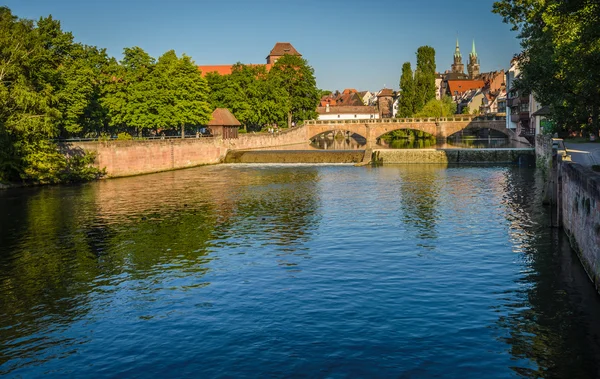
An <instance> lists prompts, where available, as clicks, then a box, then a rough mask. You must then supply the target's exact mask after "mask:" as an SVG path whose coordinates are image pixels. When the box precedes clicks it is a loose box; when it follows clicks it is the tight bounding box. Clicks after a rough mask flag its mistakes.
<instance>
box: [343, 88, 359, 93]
mask: <svg viewBox="0 0 600 379" xmlns="http://www.w3.org/2000/svg"><path fill="white" fill-rule="evenodd" d="M357 92H358V91H357V90H355V89H354V88H346V89H345V90H343V91H342V93H343V94H344V95H346V94H350V93H357Z"/></svg>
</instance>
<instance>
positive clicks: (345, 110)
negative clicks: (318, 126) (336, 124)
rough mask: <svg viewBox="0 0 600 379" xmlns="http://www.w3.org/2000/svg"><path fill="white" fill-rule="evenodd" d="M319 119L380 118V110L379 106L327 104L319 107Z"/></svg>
mask: <svg viewBox="0 0 600 379" xmlns="http://www.w3.org/2000/svg"><path fill="white" fill-rule="evenodd" d="M317 113H318V114H319V118H318V119H319V120H361V119H378V118H379V111H378V110H377V107H372V106H367V105H359V106H329V105H327V106H325V107H317Z"/></svg>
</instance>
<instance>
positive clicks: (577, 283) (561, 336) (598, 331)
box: [495, 169, 600, 378]
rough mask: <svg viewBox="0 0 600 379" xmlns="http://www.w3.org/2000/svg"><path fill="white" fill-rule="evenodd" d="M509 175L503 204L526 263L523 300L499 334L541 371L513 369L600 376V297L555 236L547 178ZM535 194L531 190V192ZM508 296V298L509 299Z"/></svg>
mask: <svg viewBox="0 0 600 379" xmlns="http://www.w3.org/2000/svg"><path fill="white" fill-rule="evenodd" d="M529 171H530V170H519V169H513V170H510V171H509V175H508V176H507V180H506V183H505V193H506V195H505V198H504V200H505V201H504V204H505V205H506V206H507V207H508V208H509V209H508V210H509V211H508V212H507V219H508V220H509V222H510V223H511V228H510V233H511V235H512V238H513V241H514V243H515V245H516V246H517V248H518V252H519V253H521V254H522V255H523V259H524V260H525V261H526V263H527V267H528V270H525V271H524V272H523V274H522V276H521V277H520V278H519V279H518V280H517V282H516V284H517V287H518V289H516V290H514V292H513V295H515V296H516V298H517V299H518V300H517V301H516V302H510V303H507V304H506V305H505V308H504V309H502V308H498V309H497V310H496V311H497V312H498V313H499V314H502V315H501V316H500V317H499V319H498V322H497V324H496V326H495V327H496V328H499V329H503V330H506V331H507V335H506V336H505V337H502V338H501V340H503V341H505V342H506V343H507V344H508V345H509V346H510V348H509V349H510V353H511V355H512V356H513V357H514V358H515V360H521V361H529V362H535V366H537V367H535V366H534V367H530V368H527V367H519V366H518V365H515V366H514V367H512V369H513V370H514V372H515V373H516V374H517V375H519V376H521V377H527V378H597V377H599V376H600V366H599V360H600V345H599V342H598V341H600V324H598V322H597V320H598V319H600V297H599V296H598V293H596V291H595V289H594V288H593V285H592V284H591V283H590V281H589V279H588V277H587V274H586V273H585V271H584V270H583V267H582V266H581V263H580V262H579V259H578V258H577V256H576V255H575V253H574V252H573V251H572V250H571V248H570V245H569V241H568V238H567V236H566V235H565V234H564V233H563V232H562V230H558V229H553V228H550V227H549V225H550V215H549V209H548V208H544V207H541V206H540V204H541V202H542V199H541V193H542V192H541V190H540V189H541V188H542V187H543V186H544V181H543V180H542V177H541V175H539V173H538V175H536V176H535V179H534V180H532V177H531V175H530V174H529ZM528 188H529V190H528ZM506 295H508V294H506Z"/></svg>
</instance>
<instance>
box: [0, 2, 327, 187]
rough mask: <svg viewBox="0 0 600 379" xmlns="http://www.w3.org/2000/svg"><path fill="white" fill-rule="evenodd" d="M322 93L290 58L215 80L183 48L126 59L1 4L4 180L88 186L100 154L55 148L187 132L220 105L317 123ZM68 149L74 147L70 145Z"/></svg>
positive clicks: (261, 121)
mask: <svg viewBox="0 0 600 379" xmlns="http://www.w3.org/2000/svg"><path fill="white" fill-rule="evenodd" d="M319 94H320V92H319V90H318V89H317V87H316V81H315V77H314V72H313V69H312V68H311V67H310V66H309V65H308V63H307V62H306V60H304V59H302V58H301V57H298V56H284V57H282V58H281V59H279V60H278V61H277V63H276V64H275V65H274V67H273V68H272V70H271V71H270V72H267V70H266V67H264V66H244V65H242V64H237V65H236V66H235V67H234V68H233V72H232V74H231V75H227V76H219V75H217V74H214V73H209V74H208V75H206V78H204V77H203V76H202V73H201V72H200V71H199V70H198V67H197V66H196V64H195V63H194V62H193V61H192V59H191V58H190V57H188V56H186V55H182V56H180V57H178V56H177V54H176V53H175V52H174V51H172V50H171V51H168V52H166V53H164V54H163V55H162V56H161V57H159V58H158V59H157V60H156V59H154V58H153V57H152V56H150V55H149V54H148V53H147V52H145V51H144V50H143V49H142V48H140V47H131V48H125V49H124V51H123V58H122V60H121V61H120V62H117V60H116V59H114V58H111V57H108V56H107V54H106V51H105V50H104V49H100V48H97V47H94V46H86V45H83V44H81V43H77V42H75V41H74V37H73V35H72V34H71V33H69V32H64V31H62V29H61V25H60V22H59V21H57V20H55V19H53V18H52V16H49V17H46V18H40V19H39V20H38V21H37V22H35V21H33V20H27V19H19V18H18V17H16V16H14V15H13V14H12V13H11V11H10V9H8V8H7V7H0V181H17V180H28V181H37V182H62V181H76V180H87V179H89V178H91V177H94V176H97V175H99V174H100V172H99V171H98V170H95V171H94V169H91V168H90V163H91V162H92V161H93V156H91V155H86V154H82V153H81V152H77V151H65V145H64V144H58V143H57V142H55V141H56V140H59V139H66V138H73V137H101V136H102V137H103V138H104V136H107V135H108V136H117V135H118V136H119V139H126V138H127V136H130V135H131V134H137V135H138V136H139V137H143V136H148V135H156V134H158V133H165V132H166V133H171V134H175V133H179V132H180V133H181V134H182V136H184V134H185V129H186V128H188V127H197V126H201V125H205V124H206V123H208V121H209V120H210V115H211V111H212V110H213V109H214V108H216V107H226V108H229V109H230V110H231V111H232V112H233V113H234V115H235V116H236V117H237V118H238V119H239V120H240V121H241V122H242V123H243V124H244V126H246V127H250V128H254V129H257V130H260V129H261V128H262V127H264V126H265V125H270V124H279V125H285V124H286V123H287V124H288V125H289V124H291V123H292V122H301V121H303V120H305V119H309V118H316V116H317V115H316V106H317V104H318V101H319V98H320V96H319ZM67 150H68V149H67Z"/></svg>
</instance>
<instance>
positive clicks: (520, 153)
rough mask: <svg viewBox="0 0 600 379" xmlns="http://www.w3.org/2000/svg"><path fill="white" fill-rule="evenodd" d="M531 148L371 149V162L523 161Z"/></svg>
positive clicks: (528, 158)
mask: <svg viewBox="0 0 600 379" xmlns="http://www.w3.org/2000/svg"><path fill="white" fill-rule="evenodd" d="M534 154H535V152H534V150H533V149H527V148H525V149H418V150H417V149H414V150H413V149H398V150H392V149H390V150H373V158H372V159H373V162H375V163H381V164H396V163H519V162H521V163H525V161H527V162H533V159H534Z"/></svg>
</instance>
